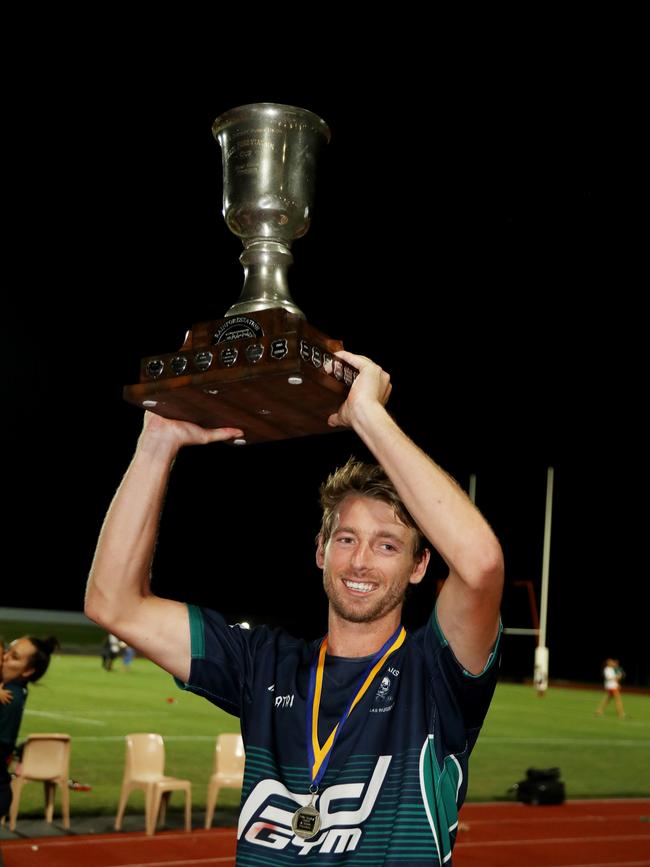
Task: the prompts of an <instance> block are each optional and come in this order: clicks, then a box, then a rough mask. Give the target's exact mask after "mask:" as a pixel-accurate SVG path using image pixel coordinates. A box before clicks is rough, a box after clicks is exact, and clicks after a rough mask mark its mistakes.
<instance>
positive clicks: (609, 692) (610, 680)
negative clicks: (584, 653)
mask: <svg viewBox="0 0 650 867" xmlns="http://www.w3.org/2000/svg"><path fill="white" fill-rule="evenodd" d="M624 677H625V672H624V671H623V669H622V668H621V666H620V664H619V661H618V659H611V658H609V659H606V660H605V662H604V663H603V681H604V683H603V686H604V689H605V696H604V697H603V700H602V701H601V703H600V704H599V705H598V707H597V708H596V716H602V715H603V713H604V712H605V708H606V707H607V705H608V704H609V703H610V701H611V700H612V699H614V705H615V706H616V713H617V714H618V717H619V719H623V718H624V717H625V710H624V709H623V699H622V698H621V681H622V680H623V678H624Z"/></svg>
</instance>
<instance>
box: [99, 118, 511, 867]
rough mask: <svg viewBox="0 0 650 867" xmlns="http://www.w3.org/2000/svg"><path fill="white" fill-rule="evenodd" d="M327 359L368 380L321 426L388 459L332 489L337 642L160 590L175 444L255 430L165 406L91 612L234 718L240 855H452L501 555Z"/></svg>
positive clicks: (121, 514) (348, 859)
mask: <svg viewBox="0 0 650 867" xmlns="http://www.w3.org/2000/svg"><path fill="white" fill-rule="evenodd" d="M251 108H252V107H251ZM275 108H278V107H277V106H276V107H275ZM292 111H299V110H297V109H292ZM249 138H250V136H249ZM251 315H254V313H253V314H251ZM250 339H251V338H250V337H243V338H242V337H235V338H234V340H233V343H237V342H238V341H240V340H244V341H246V340H250ZM255 339H256V340H258V341H259V337H256V338H255ZM233 348H239V347H234V346H233ZM332 359H333V360H337V361H338V362H339V363H340V364H341V365H345V366H346V367H349V368H351V369H353V370H354V371H355V377H354V379H353V381H352V382H351V383H350V384H349V385H348V386H347V391H346V392H345V393H344V394H343V395H342V398H341V400H340V404H339V405H338V407H337V408H336V409H335V410H334V411H332V412H329V413H328V414H327V415H326V416H325V418H324V419H323V424H324V425H326V426H328V427H329V428H330V429H332V430H335V429H337V428H338V429H341V428H349V429H352V430H353V431H355V433H356V434H357V435H358V436H359V438H360V439H361V440H362V441H363V443H364V444H365V445H366V446H367V447H368V449H369V450H370V451H371V453H372V454H373V455H374V457H375V458H376V460H377V465H365V464H361V463H358V462H356V461H352V460H350V461H348V463H347V464H346V465H345V466H344V467H341V468H339V469H338V470H336V471H335V472H334V473H333V474H332V475H331V476H330V477H329V478H328V480H327V481H326V482H325V484H324V485H323V486H322V487H321V503H322V506H323V519H322V524H321V529H320V533H319V535H318V540H317V548H316V562H317V564H318V566H319V568H320V569H321V570H322V573H323V585H324V589H325V592H326V595H327V598H328V614H329V620H328V633H327V635H326V636H325V637H324V638H322V639H319V640H317V641H312V642H308V641H304V640H299V639H296V638H294V637H292V636H290V635H288V634H287V633H285V632H283V631H282V630H271V629H269V628H267V627H265V626H259V627H256V628H255V629H252V630H245V629H241V628H240V627H239V626H229V625H228V624H227V623H226V622H225V621H224V619H223V618H222V617H221V616H220V615H219V614H217V613H216V612H214V611H212V610H210V609H207V608H199V607H196V606H191V605H190V606H188V605H185V604H183V603H181V602H177V601H173V600H169V599H162V598H160V597H157V596H155V595H154V594H153V593H152V592H151V589H150V578H149V574H150V568H151V561H152V558H153V551H154V547H155V543H156V535H157V530H158V524H159V518H160V513H161V510H162V505H163V499H164V494H165V490H166V487H167V482H168V479H169V474H170V472H171V468H172V466H173V463H174V460H175V458H176V456H177V454H178V452H179V450H180V449H181V448H182V447H183V446H186V445H200V444H206V443H212V442H224V441H228V440H236V439H239V440H242V439H246V437H247V433H248V432H247V430H246V427H245V426H244V425H243V424H242V425H238V424H232V425H227V426H226V425H221V426H219V427H208V426H206V425H204V424H201V423H199V424H197V423H196V422H195V421H191V420H186V419H178V418H171V417H165V416H164V415H163V414H162V413H159V414H152V413H146V415H145V420H144V426H143V430H142V433H141V435H140V437H139V440H138V444H137V448H136V451H135V455H134V458H133V460H132V462H131V465H130V467H129V469H128V471H127V473H126V475H125V477H124V479H123V481H122V484H121V485H120V488H119V489H118V491H117V494H116V495H115V498H114V500H113V503H112V505H111V507H110V509H109V511H108V514H107V516H106V519H105V522H104V526H103V528H102V532H101V535H100V538H99V542H98V545H97V550H96V554H95V558H94V562H93V566H92V570H91V573H90V577H89V581H88V589H87V596H86V613H87V615H88V616H89V617H90V618H91V619H93V620H95V621H96V622H97V623H99V624H101V625H102V626H103V627H104V628H105V629H110V631H111V632H113V633H115V634H117V635H118V636H119V637H120V638H121V639H122V640H123V641H126V642H127V643H128V644H129V645H131V646H133V647H135V648H136V649H137V650H139V651H140V652H141V653H143V654H144V655H145V656H147V657H149V658H150V659H152V660H153V661H154V662H156V663H157V664H158V665H160V666H161V667H162V668H164V669H165V670H166V671H168V672H170V673H171V674H172V675H173V676H174V677H175V678H177V680H178V681H179V685H181V686H183V687H184V688H186V689H190V690H192V691H194V692H196V693H197V694H199V695H203V696H204V697H206V698H208V699H209V700H210V701H212V702H214V703H215V704H216V705H218V706H219V707H221V708H223V709H224V710H226V711H227V712H229V713H232V714H235V715H236V716H238V717H239V718H240V720H241V728H242V735H243V739H244V744H245V747H246V775H245V781H244V787H243V791H242V802H241V811H240V819H239V828H238V849H237V853H238V864H242V865H254V864H267V863H282V864H288V863H301V860H302V858H303V857H304V856H306V855H308V856H309V858H310V860H311V861H314V862H316V863H321V862H327V863H341V864H347V863H365V864H369V865H372V867H377V865H391V864H394V865H398V864H399V865H409V864H413V865H415V864H423V863H430V864H437V863H443V862H447V863H450V857H451V850H452V847H453V844H454V840H455V836H456V830H457V827H458V808H459V807H460V805H461V804H462V802H463V799H464V797H465V793H466V791H467V761H468V757H469V753H470V752H471V749H472V748H473V746H474V743H475V742H476V738H477V736H478V733H479V730H480V727H481V724H482V722H483V719H484V717H485V714H486V712H487V709H488V706H489V703H490V700H491V697H492V694H493V691H494V687H495V683H496V668H497V662H496V659H497V647H498V639H499V633H500V620H499V604H500V599H501V591H502V584H503V558H502V552H501V547H500V545H499V543H498V541H497V539H496V537H495V535H494V533H493V532H492V530H491V529H490V527H489V526H488V524H487V523H486V521H485V520H484V519H483V517H482V516H481V514H480V513H479V512H478V510H477V509H476V508H475V506H474V505H473V504H472V503H471V501H470V500H469V498H468V497H467V496H466V495H465V493H464V492H463V491H462V490H461V489H460V488H459V487H458V485H457V484H456V483H455V482H454V481H453V480H452V479H451V478H450V477H449V476H448V475H447V474H446V473H445V472H444V471H443V470H442V469H441V468H440V467H439V466H438V465H437V464H436V463H435V462H434V461H433V460H431V458H429V457H428V456H427V455H426V454H424V452H422V451H421V450H420V449H419V448H418V447H417V446H416V445H415V444H414V443H413V442H412V441H411V440H410V439H409V438H408V437H407V436H406V434H405V433H404V432H403V431H402V430H401V429H400V428H399V427H398V425H397V424H396V423H395V421H394V420H393V419H392V418H391V416H390V415H389V414H388V412H387V411H386V409H385V404H386V401H387V400H388V397H389V395H390V391H391V385H390V379H389V376H388V374H387V373H386V372H385V371H383V370H382V369H381V368H380V367H379V366H378V365H376V364H375V363H373V362H372V361H371V360H370V359H368V358H365V357H363V356H360V355H353V354H352V353H349V352H345V351H343V350H332ZM195 384H196V383H195ZM199 384H201V383H199ZM344 384H345V385H347V383H344ZM190 385H192V384H190ZM210 385H211V386H212V385H213V383H212V382H211V383H210ZM233 415H234V416H236V415H237V413H236V412H235V413H234V414H233ZM429 545H430V546H432V547H433V548H435V549H436V550H437V551H438V552H439V554H440V555H441V556H442V558H443V559H444V560H445V562H446V564H447V565H448V567H449V575H448V578H447V580H446V581H445V583H444V586H443V589H442V591H441V593H440V595H439V597H438V601H437V605H436V609H435V611H434V612H432V614H431V618H430V620H429V622H428V623H427V625H426V626H424V627H422V628H421V629H419V630H415V631H413V632H409V633H407V632H406V630H405V629H404V627H403V626H402V625H401V611H402V605H403V601H404V595H405V592H406V590H407V588H408V586H409V584H417V583H419V582H420V581H422V579H423V578H424V575H425V572H426V568H427V565H428V562H429V558H430V549H429ZM283 553H284V552H280V556H282V554H283ZM278 565H281V567H282V568H283V569H286V563H284V562H283V563H281V564H278ZM273 568H274V566H273V564H269V571H270V572H271V574H272V570H273ZM237 577H238V578H240V577H243V576H237ZM272 850H276V851H272Z"/></svg>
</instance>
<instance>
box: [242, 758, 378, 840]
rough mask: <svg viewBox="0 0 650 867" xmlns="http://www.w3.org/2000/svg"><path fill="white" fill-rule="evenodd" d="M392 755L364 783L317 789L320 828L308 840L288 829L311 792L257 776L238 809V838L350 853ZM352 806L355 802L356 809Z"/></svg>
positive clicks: (376, 766) (371, 808) (376, 767)
mask: <svg viewBox="0 0 650 867" xmlns="http://www.w3.org/2000/svg"><path fill="white" fill-rule="evenodd" d="M391 759H392V756H380V757H379V758H378V759H377V764H376V765H375V767H374V770H373V772H372V776H371V778H370V781H369V782H368V783H367V785H366V784H365V782H360V783H345V784H343V785H339V786H329V788H327V789H325V791H323V792H321V793H320V794H319V795H318V796H317V798H316V801H315V803H314V807H315V808H316V809H317V810H318V812H319V813H320V816H321V830H320V832H319V833H318V835H317V836H315V837H312V838H309V839H303V838H301V837H298V836H297V835H295V834H294V833H293V830H292V828H291V820H292V818H293V814H294V813H295V811H296V809H297V807H298V806H300V807H304V806H306V805H307V804H308V803H309V802H310V801H311V799H312V796H311V795H310V794H297V793H295V792H290V791H289V789H287V787H286V786H284V785H283V784H282V783H281V782H279V781H278V780H272V779H266V780H260V782H259V783H257V785H256V786H255V788H254V789H253V790H252V791H251V793H250V794H249V796H248V797H247V798H246V801H245V803H244V804H243V806H242V808H241V812H240V814H239V827H238V829H237V839H238V840H239V839H241V838H242V837H243V838H244V840H246V841H247V842H248V843H252V844H253V845H255V846H262V847H265V848H266V849H286V848H287V847H288V846H296V847H298V848H299V849H300V855H309V853H310V852H311V851H312V850H318V851H320V852H321V853H324V854H331V855H340V854H341V853H343V852H353V851H354V850H355V849H356V848H357V846H358V845H359V841H360V840H361V837H362V835H363V824H364V822H365V821H366V819H368V817H369V816H370V815H371V813H372V810H373V807H374V805H375V801H376V800H377V797H378V795H379V792H380V791H381V787H382V785H383V783H384V779H385V777H386V774H387V773H388V767H389V765H390V763H391ZM364 792H365V793H364ZM362 796H363V797H362ZM342 802H345V809H341V803H342ZM355 802H356V803H355ZM355 805H358V806H357V808H356V809H355V808H354V807H355Z"/></svg>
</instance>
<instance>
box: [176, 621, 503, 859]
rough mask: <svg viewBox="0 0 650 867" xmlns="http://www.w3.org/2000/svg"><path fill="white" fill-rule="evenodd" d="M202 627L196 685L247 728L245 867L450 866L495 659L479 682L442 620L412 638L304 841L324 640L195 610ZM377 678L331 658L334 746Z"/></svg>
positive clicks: (353, 732) (343, 745)
mask: <svg viewBox="0 0 650 867" xmlns="http://www.w3.org/2000/svg"><path fill="white" fill-rule="evenodd" d="M189 616H190V626H191V637H192V638H191V640H192V665H191V670H190V677H189V682H188V683H187V684H185V685H184V686H185V688H186V689H190V690H192V691H193V692H195V693H197V694H199V695H203V696H205V697H206V698H207V699H209V700H210V701H212V702H214V704H216V705H218V706H219V707H220V708H222V709H223V710H225V711H228V713H231V714H234V715H235V716H238V717H240V720H241V730H242V736H243V739H244V745H245V748H246V772H245V777H244V786H243V790H242V801H241V811H240V817H239V827H238V846H237V865H238V867H264V865H268V867H282V865H289V864H301V863H307V864H309V863H315V864H317V865H333V867H334V865H340V864H351V863H353V864H355V865H361V864H366V865H368V867H378V865H401V867H408V865H424V864H438V863H446V864H449V863H450V862H451V850H452V847H453V844H454V839H455V836H456V829H457V826H458V808H459V807H460V805H461V804H462V802H463V800H464V798H465V793H466V791H467V760H468V758H469V754H470V752H471V750H472V747H473V746H474V743H475V742H476V738H477V736H478V732H479V729H480V727H481V724H482V722H483V719H484V717H485V714H486V713H487V709H488V706H489V704H490V700H491V698H492V694H493V692H494V688H495V684H496V667H497V666H496V664H495V658H496V647H495V650H494V651H493V653H492V654H491V656H490V659H489V661H488V664H487V665H486V668H485V670H484V671H483V672H482V673H481V674H479V675H476V676H474V675H471V674H470V673H469V672H467V671H464V670H463V668H462V666H461V665H460V664H459V663H458V662H457V660H456V659H455V657H454V656H453V654H452V652H451V648H450V647H449V645H448V643H447V641H446V640H445V637H444V635H443V634H442V632H441V630H440V627H439V626H438V623H437V619H436V617H435V614H434V615H432V617H431V620H430V621H429V623H428V624H427V626H425V627H422V628H421V629H418V630H416V631H413V632H410V633H407V636H406V640H405V641H404V643H403V644H402V646H401V647H399V649H398V650H396V651H395V652H394V653H393V654H391V655H390V656H389V657H388V659H387V660H386V662H385V664H384V666H383V667H382V669H381V670H380V671H379V672H378V673H377V675H376V678H375V680H374V681H373V683H372V685H371V687H370V689H368V690H367V691H366V693H365V695H364V696H363V698H362V699H361V701H360V702H359V704H358V705H357V706H356V707H355V708H354V710H353V711H352V713H351V715H350V717H349V718H348V719H347V721H346V723H345V725H344V727H343V728H342V730H341V732H340V735H339V736H338V737H337V740H336V742H335V745H334V749H333V751H332V755H331V758H330V761H329V765H328V766H327V771H326V773H325V776H324V778H323V780H322V781H321V784H320V786H319V792H318V794H317V795H316V798H315V801H314V804H313V806H314V807H316V809H317V810H318V811H319V813H320V816H321V819H322V825H321V829H320V831H319V832H318V834H317V835H316V836H314V837H312V838H310V839H302V838H300V837H298V836H295V835H294V833H293V831H292V829H291V819H292V816H293V814H294V813H295V811H296V810H297V809H298V807H299V806H303V805H305V804H308V803H310V801H311V795H310V794H309V788H310V782H311V780H310V775H309V770H308V758H307V725H306V718H307V699H308V695H309V672H310V666H311V665H312V663H313V661H314V657H315V654H316V653H317V650H318V645H319V642H312V643H309V642H306V641H303V640H300V639H297V638H293V637H292V636H290V635H288V634H287V633H286V632H283V631H282V630H273V629H268V628H267V627H264V626H261V627H258V628H256V629H253V630H247V629H241V628H240V627H239V626H228V625H227V624H226V622H225V621H224V619H223V618H222V617H221V616H220V615H219V614H217V613H215V612H214V611H210V610H208V609H201V608H196V607H194V606H189ZM497 643H498V642H497ZM367 666H368V660H363V659H361V660H360V659H342V658H339V657H333V656H327V657H326V662H325V670H324V679H323V691H322V698H321V705H320V713H319V729H318V731H319V742H320V743H321V744H323V743H324V741H325V739H326V738H327V736H328V735H329V733H330V731H331V729H332V728H333V726H334V725H336V723H337V722H338V721H339V719H340V717H341V714H342V713H343V711H344V709H345V707H346V706H347V704H348V702H349V701H350V698H351V695H352V694H353V692H354V691H355V687H356V685H357V684H358V681H359V677H360V676H361V674H362V671H363V670H364V669H366V668H367Z"/></svg>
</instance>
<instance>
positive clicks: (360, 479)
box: [320, 457, 427, 559]
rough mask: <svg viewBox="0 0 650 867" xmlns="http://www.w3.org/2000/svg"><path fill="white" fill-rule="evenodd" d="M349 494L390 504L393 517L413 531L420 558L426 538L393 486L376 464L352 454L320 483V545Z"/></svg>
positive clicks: (415, 552) (328, 533)
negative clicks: (363, 460) (368, 462)
mask: <svg viewBox="0 0 650 867" xmlns="http://www.w3.org/2000/svg"><path fill="white" fill-rule="evenodd" d="M350 495H356V496H359V497H370V498H371V499H373V500H381V501H382V502H384V503H386V504H387V505H389V506H390V507H391V508H392V510H393V512H394V513H395V517H396V518H397V519H398V520H399V521H401V522H402V524H405V525H406V526H407V527H410V528H411V529H412V530H414V531H415V541H414V544H413V554H414V556H415V558H416V559H420V557H421V556H422V554H423V553H424V551H425V549H426V547H427V540H426V538H425V537H424V535H423V533H422V531H421V530H420V528H419V527H418V525H417V524H416V523H415V521H414V520H413V518H412V516H411V514H410V512H409V511H408V509H407V508H406V506H405V505H404V503H403V502H402V501H401V499H400V497H399V494H398V493H397V491H396V490H395V486H394V485H393V483H392V482H391V480H390V479H389V478H388V476H387V475H386V473H385V472H384V470H383V468H382V467H380V466H379V465H378V464H364V463H362V462H361V461H357V460H356V459H355V458H352V457H351V458H349V459H348V461H347V462H346V463H345V464H344V465H343V466H342V467H338V468H337V469H336V470H334V472H333V473H330V475H329V476H328V477H327V480H326V481H325V482H323V484H322V485H321V486H320V504H321V507H322V509H323V519H322V521H321V528H320V538H321V543H322V544H323V546H324V545H326V544H327V542H328V541H329V538H330V536H331V535H332V530H333V529H334V520H335V517H336V511H337V509H338V507H339V506H340V505H341V503H342V502H343V500H344V499H345V498H346V497H348V496H350Z"/></svg>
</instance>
